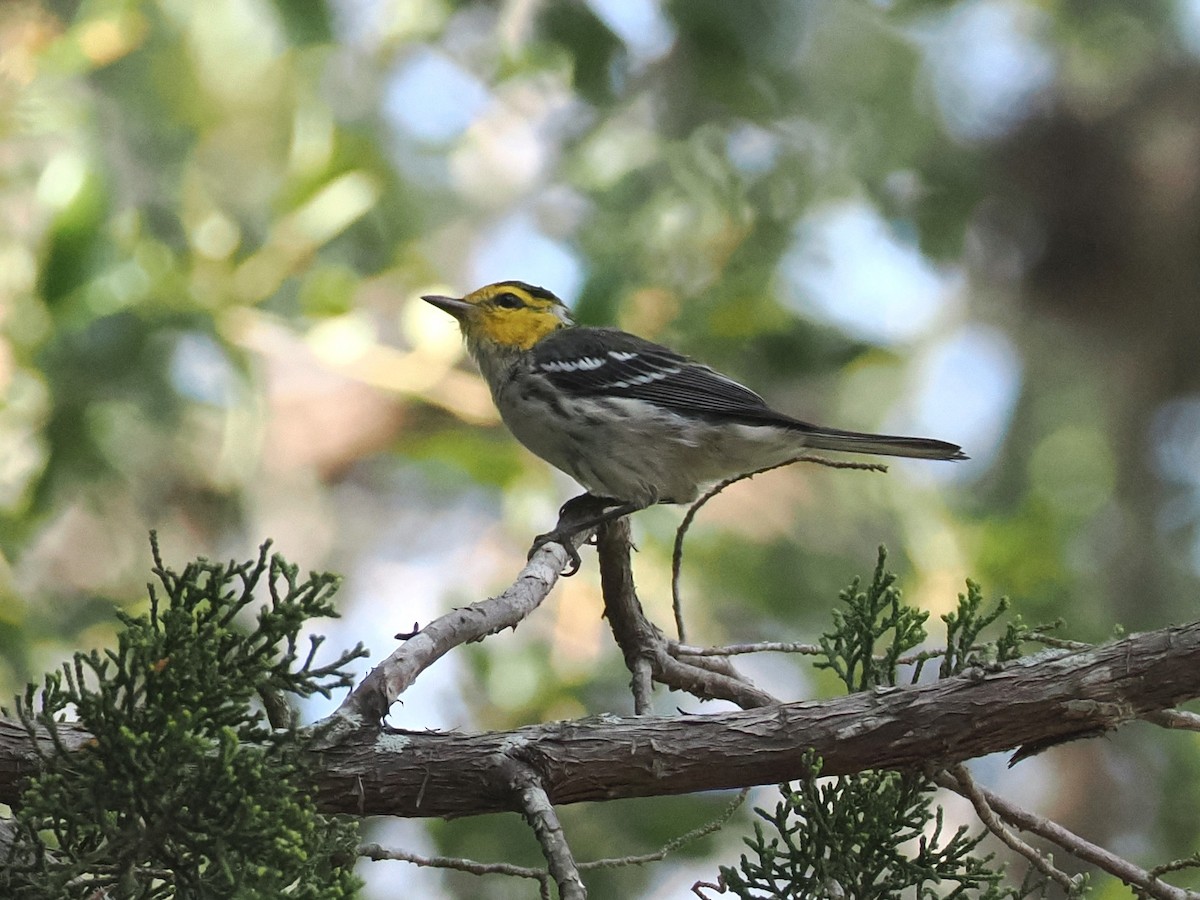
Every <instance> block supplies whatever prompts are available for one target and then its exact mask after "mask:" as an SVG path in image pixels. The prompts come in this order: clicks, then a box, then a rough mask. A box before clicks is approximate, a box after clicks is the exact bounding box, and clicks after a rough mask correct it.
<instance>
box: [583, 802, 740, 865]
mask: <svg viewBox="0 0 1200 900" xmlns="http://www.w3.org/2000/svg"><path fill="white" fill-rule="evenodd" d="M749 794H750V788H742V789H741V790H740V791H738V792H737V796H736V797H734V798H733V800H731V801H730V802H729V805H728V806H726V807H725V809H724V810H722V811H721V814H720V815H718V816H717V817H716V818H715V819H713V820H712V821H710V822H706V823H704V824H703V825H701V826H700V827H698V828H693V829H692V830H691V831H689V832H688V833H687V834H681V835H680V836H679V837H677V838H673V839H672V840H669V841H667V842H666V843H665V844H663V845H662V846H661V847H659V848H658V850H656V851H654V852H653V853H641V854H638V855H636V856H619V857H615V858H611V859H595V860H592V861H591V862H582V863H580V864H579V870H580V871H581V872H582V871H588V870H590V869H616V868H620V867H622V866H641V865H645V864H646V863H652V862H661V861H662V860H664V859H666V858H667V857H668V856H669V855H671V854H672V853H674V852H675V851H676V850H678V849H679V848H680V847H686V846H687V845H688V844H690V843H692V842H693V841H698V840H700V838H702V837H705V836H706V835H710V834H712V833H713V832H715V831H720V830H721V829H722V828H724V827H725V823H726V822H728V821H729V820H730V819H732V818H733V814H734V813H735V812H737V811H738V809H739V808H740V807H741V805H742V804H743V803H745V802H746V797H747V796H749Z"/></svg>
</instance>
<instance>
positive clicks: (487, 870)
mask: <svg viewBox="0 0 1200 900" xmlns="http://www.w3.org/2000/svg"><path fill="white" fill-rule="evenodd" d="M749 793H750V789H749V788H743V789H742V790H740V791H738V793H737V796H735V797H734V798H733V799H732V800H731V801H730V802H729V803H728V804H727V805H726V807H725V809H723V810H722V811H721V812H720V813H719V814H718V815H717V816H716V817H715V818H713V819H712V820H710V821H708V822H705V823H704V824H703V825H700V826H698V827H696V828H693V829H692V830H691V831H689V832H687V833H686V834H681V835H679V837H676V838H672V839H671V840H669V841H667V842H666V843H665V844H663V845H662V846H661V847H659V848H658V849H657V850H655V851H654V852H652V853H640V854H636V855H633V856H618V857H611V858H606V859H593V860H589V861H588V862H581V863H578V864H577V866H576V867H577V868H578V869H579V871H581V872H587V871H594V870H596V869H617V868H622V867H625V866H642V865H646V864H647V863H653V862H661V861H662V860H664V859H666V858H667V857H668V856H670V855H671V854H672V853H674V852H675V851H676V850H679V849H681V848H682V847H686V846H687V845H688V844H691V843H694V842H695V841H698V840H700V838H702V837H707V836H708V835H710V834H713V833H714V832H717V831H720V830H721V829H722V828H724V827H725V825H726V824H728V822H729V820H730V819H732V818H733V815H734V813H736V812H737V811H738V809H739V808H740V807H741V806H742V804H743V803H745V801H746V797H747V796H748V795H749ZM355 853H356V855H358V856H362V857H365V858H367V859H370V860H374V861H376V862H378V861H380V860H397V861H399V862H408V863H412V864H413V865H417V866H425V867H427V868H433V869H453V870H455V871H456V872H466V873H467V874H469V875H480V876H482V875H507V876H509V877H512V878H529V879H532V880H534V881H537V882H538V883H539V884H540V885H541V889H542V894H543V895H544V896H546V897H549V896H550V884H551V883H552V881H553V879H552V878H551V877H550V871H549V870H548V869H535V868H531V867H529V866H516V865H513V864H511V863H485V862H478V861H476V860H473V859H465V858H463V857H458V856H422V855H420V854H419V853H412V852H410V851H408V850H399V849H392V848H388V847H384V846H383V845H381V844H374V843H373V844H362V845H361V846H360V847H359V848H358V849H357V850H356V851H355Z"/></svg>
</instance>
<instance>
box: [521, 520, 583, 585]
mask: <svg viewBox="0 0 1200 900" xmlns="http://www.w3.org/2000/svg"><path fill="white" fill-rule="evenodd" d="M546 544H558V545H559V546H560V547H562V548H563V549H564V550H566V551H567V568H566V569H564V570H563V572H562V577H563V578H570V577H571V576H572V575H574V574H575V573H576V572H578V571H579V569H580V567H581V566H582V565H583V560H582V559H580V558H579V551H578V550H576V549H575V545H574V544H572V543H571V535H570V533H569V532H563V531H558V530H555V531H548V532H546V533H545V534H539V535H538V536H537V537H535V538H534V539H533V546H532V547H530V548H529V556H528V557H527V558H528V559H533V554H535V553H537V552H538V551H539V550H541V549H542V547H544V546H546Z"/></svg>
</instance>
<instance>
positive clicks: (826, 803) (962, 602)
mask: <svg viewBox="0 0 1200 900" xmlns="http://www.w3.org/2000/svg"><path fill="white" fill-rule="evenodd" d="M886 561H887V555H886V551H885V550H884V549H883V548H882V547H881V548H880V550H879V558H878V562H877V564H876V566H875V572H874V575H873V576H872V579H871V582H870V584H869V585H867V586H866V589H865V590H864V589H862V584H861V582H860V580H859V579H857V578H856V579H855V580H854V581H853V582H852V583H851V584H850V586H849V587H848V588H846V589H845V590H843V591H842V592H841V593H840V595H839V603H840V605H839V607H837V608H836V609H835V610H834V611H833V627H832V629H831V630H830V631H829V632H827V633H825V634H823V635H822V636H821V638H820V643H819V646H820V647H821V649H822V654H823V655H822V657H821V658H819V660H818V662H817V663H816V665H817V666H818V667H819V668H825V669H829V670H831V671H832V672H834V674H836V675H837V676H838V677H839V678H840V679H841V681H842V683H843V684H845V686H846V688H847V690H849V691H851V692H854V691H864V690H870V689H872V688H876V687H885V686H893V685H895V684H897V683H898V682H900V681H901V680H902V677H903V676H904V675H905V674H907V680H909V681H912V682H915V681H916V680H917V679H918V678H920V676H921V672H922V670H923V666H924V664H925V662H926V661H927V660H929V659H931V658H935V657H941V659H942V664H941V666H940V670H939V675H940V676H941V677H947V676H950V675H954V674H958V673H960V672H962V671H963V670H965V669H966V668H968V667H970V666H979V665H997V664H1000V663H1003V662H1006V661H1008V660H1011V659H1015V658H1016V657H1017V656H1018V655H1019V653H1020V649H1021V645H1022V643H1023V642H1024V641H1025V640H1028V639H1029V638H1030V637H1031V636H1033V635H1034V634H1035V633H1036V631H1035V630H1031V629H1027V628H1025V626H1023V625H1022V624H1021V623H1020V620H1019V619H1017V620H1014V621H1012V622H1009V623H1008V624H1006V626H1005V628H1004V631H1003V633H1002V634H1001V635H1000V637H999V638H997V639H996V640H993V641H990V642H981V641H980V635H981V633H982V632H983V630H984V629H985V628H987V627H988V626H989V625H992V624H994V623H995V622H996V621H997V619H998V618H999V617H1000V616H1001V615H1002V614H1003V613H1004V612H1005V610H1006V609H1007V605H1008V604H1007V601H1006V600H1001V601H1000V602H999V603H998V604H996V605H995V607H993V608H992V610H990V611H985V610H984V601H983V594H982V591H981V590H980V588H979V586H978V585H977V584H975V583H973V582H967V593H966V594H960V595H959V598H958V605H957V607H956V609H955V610H954V611H953V612H951V613H948V614H947V615H945V616H942V620H943V621H944V622H945V624H946V630H947V645H946V648H945V649H944V650H937V651H918V648H919V647H920V646H921V645H922V644H923V643H925V641H926V638H927V637H928V634H927V632H926V628H925V623H926V621H927V619H928V613H926V612H922V611H920V610H917V609H915V608H913V607H911V606H908V605H906V604H905V603H904V599H903V595H902V594H901V591H900V589H899V587H898V586H897V585H896V576H895V575H894V574H893V573H891V572H889V571H888V570H887V568H886ZM808 764H809V769H810V771H811V772H812V774H811V776H810V777H809V778H808V779H805V780H803V781H798V782H794V783H792V784H785V785H782V786H781V787H780V794H781V799H780V801H779V803H778V804H777V805H776V806H775V809H774V810H772V811H767V810H764V809H761V808H760V809H756V810H755V813H756V815H757V816H758V817H759V819H760V820H761V821H759V822H756V823H755V824H754V834H753V836H752V837H748V838H746V839H745V842H746V844H747V846H748V847H749V848H750V852H749V853H748V854H743V855H742V856H741V858H740V860H739V862H738V864H737V865H736V866H722V867H720V883H721V885H722V886H723V887H724V888H725V889H726V890H728V891H731V892H732V893H733V894H735V895H736V896H738V897H742V898H746V900H752V898H789V900H808V898H812V900H818V898H820V900H826V898H836V897H847V898H849V897H853V898H855V900H875V898H878V900H885V898H887V900H890V898H902V897H903V898H910V897H911V898H917V900H924V898H964V900H965V898H972V900H1009V898H1012V900H1018V898H1024V897H1031V896H1044V891H1045V885H1044V884H1043V883H1042V882H1041V881H1040V880H1037V879H1031V878H1027V879H1026V881H1025V882H1023V883H1021V884H1020V885H1006V884H1005V873H1004V870H1003V868H1002V867H1000V866H999V865H997V864H995V861H994V859H993V856H992V855H991V854H986V855H979V852H978V850H979V844H980V842H981V841H982V840H983V837H984V834H983V833H979V834H975V835H971V834H970V833H969V832H968V829H967V828H966V827H965V826H963V827H960V828H958V829H956V830H955V831H954V832H953V833H951V834H947V833H946V829H945V827H944V821H943V816H942V810H941V808H940V807H935V806H934V805H933V803H932V798H933V792H934V789H935V788H934V785H933V783H932V782H931V781H930V780H929V779H928V778H926V777H924V776H923V775H921V774H919V773H900V772H883V771H870V772H862V773H859V774H856V775H846V776H839V777H836V778H821V777H820V771H821V761H820V759H819V758H817V757H815V756H814V755H813V754H812V753H809V754H808ZM764 823H765V824H764Z"/></svg>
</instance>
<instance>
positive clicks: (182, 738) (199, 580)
mask: <svg viewBox="0 0 1200 900" xmlns="http://www.w3.org/2000/svg"><path fill="white" fill-rule="evenodd" d="M151 545H152V548H153V552H154V562H155V569H154V574H155V576H156V577H157V578H158V581H159V587H158V588H156V586H155V585H153V584H152V585H150V610H149V614H148V615H142V616H137V617H134V616H129V615H126V614H124V613H121V612H118V613H117V616H118V617H119V619H120V621H121V624H122V626H123V629H122V631H121V633H120V635H119V639H118V644H117V649H116V650H115V651H113V650H106V651H104V652H103V653H98V652H96V651H92V652H91V653H86V654H85V653H77V654H75V657H74V660H73V662H72V663H68V664H66V665H64V666H63V669H62V671H61V672H55V673H52V674H50V675H48V676H47V677H46V679H45V683H44V685H43V687H42V688H41V691H40V692H39V691H37V690H35V688H34V686H33V685H30V687H29V688H28V690H27V691H26V693H25V696H24V697H23V698H18V702H17V714H18V715H19V717H20V718H21V720H22V721H23V722H24V724H25V726H26V728H27V729H28V731H29V734H30V736H31V737H35V736H38V737H40V738H41V740H40V741H35V744H36V745H37V746H38V747H39V750H38V753H39V755H40V757H41V768H40V771H39V772H38V774H37V775H35V776H33V777H31V778H30V779H29V781H28V783H27V784H26V785H25V787H24V791H23V793H22V796H21V801H20V803H19V804H18V805H17V806H16V807H15V808H14V813H15V818H14V820H13V821H12V822H11V823H9V824H10V826H11V830H12V832H13V841H12V845H11V847H9V849H8V859H7V860H6V861H5V863H6V864H5V865H4V866H3V868H2V869H0V895H3V896H12V897H17V898H21V900H25V898H28V900H42V898H46V900H49V898H54V900H61V898H73V897H78V898H93V897H114V898H115V897H120V898H147V900H150V898H153V900H158V898H173V897H179V898H238V900H249V898H275V897H289V898H314V900H316V898H321V900H327V898H329V900H336V898H339V897H351V896H353V895H354V894H355V892H356V890H357V888H358V885H359V882H358V879H357V878H356V877H355V876H354V874H353V871H352V867H353V864H354V860H355V854H354V847H355V844H356V840H357V826H356V824H354V823H353V822H350V821H345V820H341V819H338V818H334V817H330V816H324V815H321V814H319V813H318V812H317V811H316V810H315V808H314V806H313V802H312V799H311V798H310V797H309V796H308V788H307V785H308V784H309V781H308V780H307V779H306V778H305V772H304V771H303V767H302V765H301V761H300V755H299V753H298V741H297V732H296V727H295V722H294V720H295V716H294V715H288V714H284V715H282V716H281V715H279V713H280V712H281V711H283V712H285V713H290V705H289V704H288V703H287V699H286V698H288V697H307V696H310V695H312V694H314V693H320V694H322V695H325V696H328V695H329V694H330V692H331V691H332V690H333V689H336V688H339V687H346V686H348V685H350V684H351V676H350V674H349V672H348V671H347V670H346V668H345V667H346V665H347V664H348V663H349V662H351V661H352V660H354V659H356V658H358V657H359V656H363V655H365V651H364V650H363V648H362V646H361V645H359V646H357V647H355V648H354V649H352V650H349V651H346V652H343V653H342V654H341V655H340V656H339V657H338V658H337V659H336V660H335V661H333V662H332V663H330V664H328V665H318V664H317V663H316V662H315V661H314V657H315V654H316V650H317V648H318V647H319V646H320V644H321V640H322V639H321V638H320V637H312V638H310V640H309V642H308V645H307V647H304V646H301V644H300V641H299V634H300V630H301V628H302V627H303V625H304V624H305V622H306V621H308V620H309V619H312V618H315V617H321V616H334V615H336V613H335V612H334V608H333V605H332V602H331V600H332V597H333V594H334V592H335V591H336V590H337V586H338V580H337V578H336V577H334V576H332V575H327V574H310V575H309V577H308V578H307V579H306V580H304V581H301V580H299V577H298V570H297V569H296V567H295V566H292V565H289V564H288V563H287V562H285V561H284V560H283V559H282V558H281V557H279V556H278V555H270V556H269V555H268V550H269V546H270V544H269V542H268V543H267V544H264V545H263V546H262V548H261V550H260V552H259V554H258V557H257V559H253V560H250V561H248V562H245V563H241V564H235V563H232V562H230V563H228V564H226V565H220V564H216V563H212V562H209V561H207V560H204V559H200V560H198V561H196V562H194V563H191V564H189V565H188V566H187V567H186V568H185V569H184V570H183V572H182V573H178V574H177V573H175V572H173V571H171V570H169V569H167V568H166V567H165V566H164V565H163V562H162V559H161V557H160V555H159V551H158V547H157V544H156V542H155V541H154V538H153V536H152V537H151ZM160 591H161V595H160ZM263 595H265V597H264V596H263ZM260 597H261V598H263V599H265V600H267V601H269V602H266V603H265V604H264V605H262V606H261V607H260V608H259V610H258V614H257V617H256V618H254V619H253V621H252V623H249V624H247V625H246V626H245V627H243V626H242V625H241V624H239V623H240V622H241V621H243V620H246V619H250V618H251V616H252V614H251V613H249V612H248V611H247V612H246V613H245V614H243V611H246V610H247V608H248V607H250V606H251V604H253V603H254V602H255V601H256V599H258V598H260ZM256 698H258V699H257V700H256ZM262 698H269V700H268V701H267V702H263V700H262ZM268 709H270V710H271V712H272V716H271V718H272V720H273V721H274V724H275V725H276V726H282V727H274V728H273V727H271V722H268V721H267V715H266V710H268ZM69 712H73V714H74V717H76V718H77V719H78V722H79V724H80V725H81V726H82V727H83V728H85V729H86V730H87V731H88V732H90V734H91V735H92V739H91V740H89V741H88V742H87V743H86V744H85V745H84V746H83V747H82V748H81V749H77V750H74V751H68V749H67V748H66V746H65V745H64V738H63V735H62V734H61V733H60V729H59V727H58V724H59V723H60V722H62V721H63V720H64V716H65V715H66V714H67V713H69Z"/></svg>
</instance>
